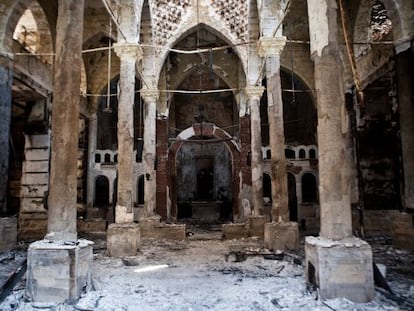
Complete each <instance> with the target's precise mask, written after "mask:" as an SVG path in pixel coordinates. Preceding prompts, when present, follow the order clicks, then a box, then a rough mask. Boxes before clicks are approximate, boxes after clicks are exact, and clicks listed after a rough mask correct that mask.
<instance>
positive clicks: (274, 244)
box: [264, 222, 299, 251]
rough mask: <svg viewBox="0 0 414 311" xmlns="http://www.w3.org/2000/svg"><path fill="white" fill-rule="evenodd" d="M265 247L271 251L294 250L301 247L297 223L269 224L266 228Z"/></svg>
mask: <svg viewBox="0 0 414 311" xmlns="http://www.w3.org/2000/svg"><path fill="white" fill-rule="evenodd" d="M264 246H265V247H266V248H267V249H269V250H282V251H283V250H286V249H290V250H294V249H298V247H299V229H298V223H296V222H269V223H266V224H265V226H264Z"/></svg>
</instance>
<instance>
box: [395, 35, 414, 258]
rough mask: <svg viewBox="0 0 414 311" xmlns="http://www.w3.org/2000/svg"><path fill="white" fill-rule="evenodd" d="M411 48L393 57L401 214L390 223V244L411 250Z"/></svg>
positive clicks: (413, 64) (413, 112)
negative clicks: (398, 126) (401, 190)
mask: <svg viewBox="0 0 414 311" xmlns="http://www.w3.org/2000/svg"><path fill="white" fill-rule="evenodd" d="M413 70H414V47H413V43H411V47H410V48H408V50H406V51H403V52H401V53H399V54H398V55H397V73H398V81H397V87H398V105H399V110H400V111H399V112H400V129H401V147H402V148H401V149H402V162H403V163H402V165H403V168H404V180H403V181H404V182H403V184H404V189H403V202H402V203H403V207H404V212H403V213H400V214H398V215H396V216H395V218H394V221H393V236H392V244H393V246H394V247H397V248H404V249H409V250H414V222H413V219H414V216H413V212H414V90H413V87H412V86H413V83H414V74H413Z"/></svg>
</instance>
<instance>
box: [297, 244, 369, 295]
mask: <svg viewBox="0 0 414 311" xmlns="http://www.w3.org/2000/svg"><path fill="white" fill-rule="evenodd" d="M305 254H306V281H307V283H308V286H310V287H311V286H316V287H318V288H319V293H320V296H321V298H322V299H333V298H347V299H349V300H351V301H354V302H368V301H371V300H372V299H373V298H374V276H373V266H372V250H371V247H370V245H369V244H368V243H367V242H365V241H363V240H361V239H358V238H347V239H344V240H340V241H333V240H330V239H325V238H321V237H309V236H308V237H306V239H305Z"/></svg>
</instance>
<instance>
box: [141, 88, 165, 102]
mask: <svg viewBox="0 0 414 311" xmlns="http://www.w3.org/2000/svg"><path fill="white" fill-rule="evenodd" d="M159 96H160V92H159V91H158V90H157V89H147V88H142V89H141V97H142V98H143V99H144V101H146V102H156V101H157V100H158V98H159Z"/></svg>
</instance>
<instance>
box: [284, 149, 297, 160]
mask: <svg viewBox="0 0 414 311" xmlns="http://www.w3.org/2000/svg"><path fill="white" fill-rule="evenodd" d="M285 157H286V159H294V158H295V150H292V149H285Z"/></svg>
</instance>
